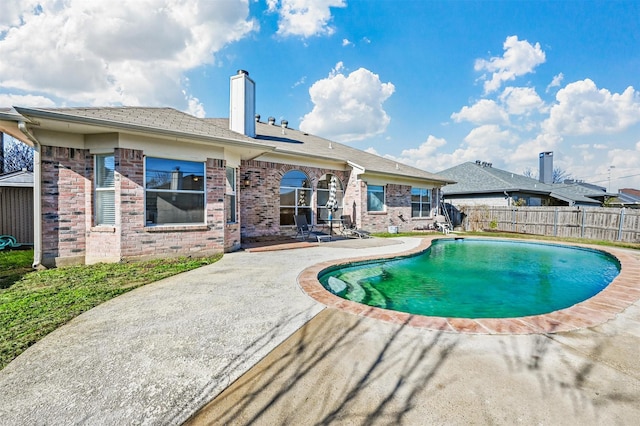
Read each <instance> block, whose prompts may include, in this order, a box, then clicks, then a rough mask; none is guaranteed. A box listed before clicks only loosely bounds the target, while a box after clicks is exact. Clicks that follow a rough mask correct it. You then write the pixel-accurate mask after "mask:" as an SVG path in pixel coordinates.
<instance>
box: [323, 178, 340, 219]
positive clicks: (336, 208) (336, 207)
mask: <svg viewBox="0 0 640 426" xmlns="http://www.w3.org/2000/svg"><path fill="white" fill-rule="evenodd" d="M332 185H333V186H335V188H334V189H335V195H334V199H333V200H332V198H331V197H332V195H331V192H332V191H331V187H332ZM329 200H332V203H331V204H330V203H329ZM343 200H344V190H343V189H342V182H340V179H338V176H336V175H332V174H326V175H324V176H322V178H321V179H320V180H319V181H318V194H317V205H316V212H317V213H316V214H317V217H318V223H321V222H326V221H327V220H328V219H329V211H330V210H331V213H332V217H333V219H339V218H340V216H342V203H343ZM330 207H331V208H330Z"/></svg>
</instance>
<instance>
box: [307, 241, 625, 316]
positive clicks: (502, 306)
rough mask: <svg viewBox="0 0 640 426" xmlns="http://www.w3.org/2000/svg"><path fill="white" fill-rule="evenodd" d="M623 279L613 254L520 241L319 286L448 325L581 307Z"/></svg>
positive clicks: (429, 255) (459, 244)
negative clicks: (456, 320)
mask: <svg viewBox="0 0 640 426" xmlns="http://www.w3.org/2000/svg"><path fill="white" fill-rule="evenodd" d="M619 273H620V263H619V262H618V261H617V259H616V258H615V257H613V256H612V255H610V254H608V253H605V252H602V251H599V250H593V249H586V248H578V247H570V246H560V245H552V244H542V243H529V242H519V241H503V240H483V239H457V240H453V239H443V240H436V241H434V242H433V244H432V246H431V247H430V248H429V249H428V250H426V251H424V252H423V253H420V254H419V255H414V256H407V257H401V258H394V259H387V260H380V261H369V262H360V263H352V264H348V265H341V266H337V267H331V268H327V269H325V270H323V271H322V272H321V273H320V274H319V275H318V279H319V281H320V283H321V284H322V285H323V286H324V287H325V288H326V289H327V290H329V291H331V292H332V293H333V294H336V295H338V296H340V297H342V298H344V299H346V300H350V301H353V302H357V303H361V304H365V305H368V306H372V307H377V308H385V309H389V310H393V311H398V312H406V313H409V314H417V315H425V316H438V317H450V318H512V317H522V316H527V315H539V314H544V313H548V312H553V311H557V310H560V309H563V308H567V307H569V306H572V305H575V304H577V303H580V302H582V301H584V300H586V299H589V298H590V297H592V296H594V295H595V294H597V293H599V292H600V291H602V290H603V289H604V288H605V287H606V286H607V285H608V284H609V283H611V281H613V279H614V278H615V277H616V276H617V275H618V274H619Z"/></svg>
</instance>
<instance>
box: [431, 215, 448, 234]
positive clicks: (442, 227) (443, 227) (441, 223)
mask: <svg viewBox="0 0 640 426" xmlns="http://www.w3.org/2000/svg"><path fill="white" fill-rule="evenodd" d="M433 224H434V225H435V227H436V229H437V230H438V231H440V232H442V233H443V234H448V233H449V232H451V228H450V227H449V224H448V223H447V220H446V219H445V217H444V216H442V215H438V216H436V220H435V222H433Z"/></svg>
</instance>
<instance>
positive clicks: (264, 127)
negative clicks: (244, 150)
mask: <svg viewBox="0 0 640 426" xmlns="http://www.w3.org/2000/svg"><path fill="white" fill-rule="evenodd" d="M16 110H17V111H18V112H19V113H20V114H22V115H23V116H25V117H36V119H37V117H43V118H50V119H54V120H65V121H70V122H75V123H79V124H88V125H94V126H103V127H108V128H113V129H115V130H117V129H122V128H124V129H129V130H134V131H143V132H149V133H162V134H171V135H176V136H183V137H187V138H194V137H195V138H201V139H205V140H210V141H211V142H214V143H216V142H217V143H219V142H222V143H226V144H236V145H239V146H249V147H253V148H256V149H264V150H268V151H275V152H278V153H283V154H291V155H296V156H310V157H315V158H322V159H326V160H332V161H335V160H338V161H342V162H344V163H345V167H346V166H347V163H352V164H355V165H358V166H360V167H362V168H364V169H365V172H367V173H375V174H384V175H391V176H399V177H403V178H414V179H421V180H423V179H427V180H430V181H433V182H441V183H445V184H446V183H449V182H451V181H450V180H448V179H446V178H443V177H442V176H438V175H436V174H434V173H430V172H427V171H424V170H421V169H417V168H415V167H411V166H408V165H405V164H402V163H397V162H395V161H392V160H390V159H387V158H384V157H380V156H378V155H374V154H370V153H368V152H365V151H361V150H359V149H356V148H352V147H349V146H347V145H343V144H340V143H337V142H332V141H329V140H327V139H323V138H321V137H318V136H314V135H310V134H307V133H304V132H301V131H299V130H295V129H291V128H287V129H285V130H284V133H285V134H284V135H283V134H282V128H281V127H280V126H276V125H269V124H266V123H256V133H257V136H256V137H255V138H251V137H248V136H245V135H243V134H240V133H237V132H234V131H232V130H229V124H228V119H210V118H209V119H202V118H197V117H194V116H192V115H189V114H186V113H183V112H180V111H178V110H175V109H173V108H148V107H99V108H38V109H31V108H20V107H16Z"/></svg>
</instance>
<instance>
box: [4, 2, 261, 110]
mask: <svg viewBox="0 0 640 426" xmlns="http://www.w3.org/2000/svg"><path fill="white" fill-rule="evenodd" d="M12 3H13V2H12ZM39 7H40V8H41V9H39V10H34V9H33V8H31V9H29V8H26V7H25V8H22V10H21V12H22V17H21V18H20V19H18V20H16V19H13V20H7V19H5V20H4V21H3V22H9V24H10V25H11V28H10V29H9V30H8V31H7V32H6V33H4V34H0V37H2V36H4V37H3V38H0V57H2V58H3V60H2V61H1V62H0V90H2V91H3V92H6V91H12V92H18V93H23V92H30V93H38V94H41V95H43V96H46V97H50V98H54V99H55V98H59V99H64V100H65V101H66V102H69V103H72V104H85V105H86V104H89V105H105V104H127V105H142V104H144V105H173V106H176V107H178V108H183V109H187V108H193V102H191V103H192V105H191V106H189V103H190V101H189V99H188V97H185V96H183V95H182V90H183V87H182V86H183V83H184V80H183V77H184V73H185V72H186V71H188V70H191V69H193V68H195V67H198V66H201V65H204V64H210V63H213V61H214V55H215V53H216V52H217V51H219V50H220V49H221V48H222V47H224V46H225V45H227V44H228V43H231V42H234V41H237V40H239V39H241V38H243V37H245V36H246V35H247V34H249V33H250V32H252V31H253V30H255V29H256V27H257V24H256V23H255V21H253V20H250V19H248V14H249V7H248V0H238V1H233V2H232V1H225V2H215V3H214V2H210V1H205V0H185V1H181V2H175V1H172V0H138V1H136V2H130V1H125V0H92V1H84V0H67V1H65V2H60V1H58V0H43V1H40V2H39ZM14 13H15V12H14ZM158 88H162V89H161V90H159V89H158Z"/></svg>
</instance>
